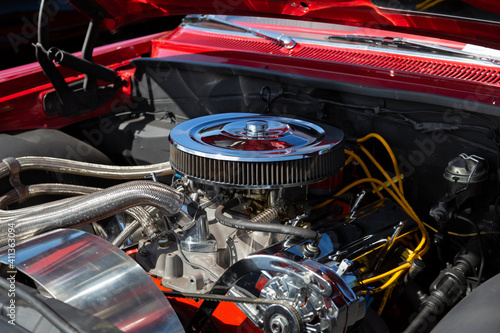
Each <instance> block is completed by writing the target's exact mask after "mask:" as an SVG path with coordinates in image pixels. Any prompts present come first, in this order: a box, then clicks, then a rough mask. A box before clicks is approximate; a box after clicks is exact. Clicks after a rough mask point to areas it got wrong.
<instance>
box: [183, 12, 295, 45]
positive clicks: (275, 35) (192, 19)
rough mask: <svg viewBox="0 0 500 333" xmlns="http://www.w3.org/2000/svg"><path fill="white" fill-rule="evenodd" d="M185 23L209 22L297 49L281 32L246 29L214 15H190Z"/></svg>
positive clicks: (290, 38) (289, 38)
mask: <svg viewBox="0 0 500 333" xmlns="http://www.w3.org/2000/svg"><path fill="white" fill-rule="evenodd" d="M184 22H187V23H198V22H208V23H215V24H220V25H224V26H227V27H230V28H233V29H236V30H241V31H243V32H248V33H251V34H253V35H255V36H258V37H262V38H266V39H269V40H271V41H273V42H275V43H276V44H278V45H281V46H283V47H285V48H287V49H293V48H294V47H295V45H297V43H296V42H295V41H294V40H293V38H292V37H290V36H287V35H285V34H282V33H279V32H274V31H268V30H262V29H255V28H251V27H246V26H243V25H240V24H236V23H233V22H231V21H226V20H223V19H221V18H218V17H216V16H214V15H188V16H186V18H185V19H184Z"/></svg>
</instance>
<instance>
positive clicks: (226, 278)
mask: <svg viewBox="0 0 500 333" xmlns="http://www.w3.org/2000/svg"><path fill="white" fill-rule="evenodd" d="M287 267H293V270H291V269H289V268H287ZM294 270H297V271H304V273H306V272H308V271H307V269H306V268H304V267H302V266H300V265H298V264H297V263H295V262H293V261H291V260H288V259H285V258H281V257H278V256H269V255H253V256H249V257H247V258H244V259H242V260H240V261H238V262H236V263H235V264H234V265H232V266H231V267H230V268H229V269H228V270H226V271H225V272H224V274H222V276H221V277H220V278H219V280H218V281H217V282H216V283H215V285H214V287H213V288H212V291H211V294H209V295H207V296H206V299H205V301H204V302H203V303H202V305H201V306H200V308H199V309H198V311H197V313H196V314H195V316H194V317H193V319H192V320H191V323H189V326H188V327H191V328H193V331H195V332H198V331H200V330H201V329H202V327H203V326H204V324H205V322H206V320H207V319H208V318H209V317H210V316H211V315H212V313H213V312H214V311H215V309H216V308H217V306H218V305H219V302H221V301H224V302H235V303H238V302H239V303H253V304H261V305H267V306H273V307H281V309H282V310H286V312H287V313H288V314H289V315H290V316H291V317H293V318H290V319H293V320H294V321H295V322H296V323H297V326H299V325H300V326H302V319H301V318H300V315H299V314H298V313H297V310H296V309H295V308H294V307H292V306H291V305H290V304H289V303H287V302H286V301H283V300H269V299H260V298H244V297H230V296H226V294H227V292H228V291H229V289H230V288H231V287H232V286H233V285H234V284H235V283H236V282H237V281H238V280H239V279H240V278H242V277H243V276H245V275H247V274H250V273H254V272H262V271H268V272H280V273H283V274H294ZM311 277H313V278H314V281H315V282H316V283H319V284H320V285H321V288H320V287H319V286H316V285H314V284H311V285H312V286H314V287H315V288H317V291H318V292H319V293H320V294H325V295H324V296H328V295H329V294H330V293H331V287H330V285H329V284H328V283H327V282H326V281H324V279H323V278H321V277H320V276H316V275H315V274H312V275H311ZM179 295H187V294H186V293H184V294H179ZM191 296H193V297H191V298H197V299H202V297H205V296H202V295H200V294H194V295H193V294H191ZM298 331H299V332H301V331H302V329H301V327H300V328H299V330H298Z"/></svg>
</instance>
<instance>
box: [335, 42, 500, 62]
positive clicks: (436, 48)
mask: <svg viewBox="0 0 500 333" xmlns="http://www.w3.org/2000/svg"><path fill="white" fill-rule="evenodd" d="M325 38H326V40H329V41H337V40H338V41H348V42H355V43H363V44H369V45H374V46H387V47H394V48H405V49H409V50H414V51H423V52H435V53H441V54H450V55H454V56H460V57H466V58H470V59H476V60H483V61H489V62H491V63H494V64H496V65H499V64H500V59H497V58H494V57H487V56H484V55H479V54H475V53H472V52H467V51H463V50H458V49H454V48H451V47H447V46H441V45H435V44H429V43H425V42H420V41H416V40H413V39H405V38H402V37H375V36H360V35H333V36H327V37H325Z"/></svg>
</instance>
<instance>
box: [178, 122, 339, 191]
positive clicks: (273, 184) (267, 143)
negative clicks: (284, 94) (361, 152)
mask: <svg viewBox="0 0 500 333" xmlns="http://www.w3.org/2000/svg"><path fill="white" fill-rule="evenodd" d="M343 138H344V135H343V132H342V131H341V130H339V129H337V128H335V127H331V126H326V125H321V126H319V125H317V124H313V123H311V122H308V121H303V120H299V119H292V118H284V117H273V116H263V115H258V114H248V113H229V114H227V113H226V114H219V115H212V116H206V117H200V118H196V119H192V120H189V121H187V122H184V123H182V124H180V125H178V126H177V127H175V128H174V129H173V130H172V132H171V134H170V143H171V148H170V162H171V164H172V168H174V170H175V171H176V172H178V173H179V174H182V175H185V176H187V177H188V178H190V179H193V180H195V181H198V182H201V183H205V184H214V185H221V186H225V187H236V188H261V189H264V188H278V187H292V186H298V185H304V184H309V183H313V182H317V181H320V180H322V179H325V178H328V177H330V176H333V175H335V174H336V173H337V172H338V171H339V169H340V167H341V166H342V165H343V163H344V152H343Z"/></svg>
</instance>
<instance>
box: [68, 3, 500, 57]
mask: <svg viewBox="0 0 500 333" xmlns="http://www.w3.org/2000/svg"><path fill="white" fill-rule="evenodd" d="M70 2H71V3H73V5H74V6H75V7H77V8H78V9H79V10H80V11H82V12H83V13H85V14H86V15H88V16H90V17H92V16H93V15H96V14H97V15H100V16H103V17H104V23H105V25H106V27H107V28H108V29H115V28H117V27H119V26H122V25H125V24H127V23H130V22H133V21H137V20H142V19H147V18H152V17H159V16H170V15H186V14H230V15H250V16H272V17H280V18H290V19H301V20H308V21H316V22H328V23H336V24H345V25H350V26H357V27H367V28H379V29H385V30H390V31H395V32H402V33H410V34H417V35H423V36H430V37H437V38H444V39H449V40H454V41H459V42H464V43H469V44H476V45H480V46H485V47H490V48H494V49H500V4H499V3H498V2H497V1H496V0H479V1H478V0H475V1H472V0H464V1H449V0H444V1H440V0H437V1H432V0H427V1H425V0H422V2H420V3H419V4H417V5H415V2H414V1H399V2H398V1H390V0H372V1H370V0H303V1H296V0H288V1H287V0H214V1H205V0H184V1H178V0H70ZM448 2H450V4H449V5H448V4H447V3H448ZM405 3H407V5H405ZM410 3H413V4H411V5H410ZM443 3H444V4H447V6H444V8H443ZM388 6H392V7H393V8H388ZM432 11H434V13H433V12H432Z"/></svg>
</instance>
